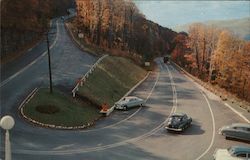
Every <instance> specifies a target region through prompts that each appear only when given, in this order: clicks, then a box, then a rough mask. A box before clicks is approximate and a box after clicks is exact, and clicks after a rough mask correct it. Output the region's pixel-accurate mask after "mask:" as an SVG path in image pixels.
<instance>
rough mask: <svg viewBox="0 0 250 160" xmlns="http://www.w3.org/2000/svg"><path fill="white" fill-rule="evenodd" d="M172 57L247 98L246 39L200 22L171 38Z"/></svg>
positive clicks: (249, 56)
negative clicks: (172, 41)
mask: <svg viewBox="0 0 250 160" xmlns="http://www.w3.org/2000/svg"><path fill="white" fill-rule="evenodd" d="M174 45H175V48H174V50H173V52H172V54H171V56H172V59H173V60H174V61H175V62H176V63H178V64H179V65H181V66H182V67H184V68H186V69H187V71H189V72H190V73H192V74H193V75H195V76H197V77H199V78H200V79H202V80H204V81H210V82H211V83H213V84H217V85H219V86H220V87H222V88H224V89H226V90H227V91H229V92H232V93H234V94H236V95H237V96H238V97H240V98H243V99H245V100H248V101H250V42H249V41H244V40H242V39H240V38H239V37H238V36H237V35H235V34H233V33H231V32H230V31H227V30H222V29H218V28H216V27H214V26H207V25H203V24H200V23H197V24H192V25H190V27H189V30H188V33H184V32H182V33H179V34H178V36H176V37H175V39H174Z"/></svg>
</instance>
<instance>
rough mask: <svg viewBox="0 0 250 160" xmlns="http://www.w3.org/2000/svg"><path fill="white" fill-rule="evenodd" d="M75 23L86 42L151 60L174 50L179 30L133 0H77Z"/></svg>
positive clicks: (122, 53) (118, 52) (144, 59)
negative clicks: (154, 18)
mask: <svg viewBox="0 0 250 160" xmlns="http://www.w3.org/2000/svg"><path fill="white" fill-rule="evenodd" d="M76 6H77V17H76V19H75V21H74V25H75V26H76V27H77V30H78V33H82V34H83V39H84V41H85V42H86V43H90V44H94V45H95V46H97V47H100V48H102V49H104V50H105V51H108V52H109V53H112V54H119V55H124V56H129V57H136V59H141V60H143V61H151V60H152V59H153V57H155V56H157V55H158V56H159V55H163V54H166V53H170V51H171V49H172V47H171V46H172V42H173V39H174V37H175V36H176V35H177V33H176V32H174V31H172V30H170V29H168V28H164V27H162V26H160V25H158V24H156V23H154V22H151V21H149V20H147V19H146V18H145V17H144V15H143V14H141V13H140V11H139V10H138V8H137V7H136V6H135V4H134V3H133V2H132V1H131V0H92V1H88V0H77V1H76Z"/></svg>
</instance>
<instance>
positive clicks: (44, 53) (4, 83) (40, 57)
mask: <svg viewBox="0 0 250 160" xmlns="http://www.w3.org/2000/svg"><path fill="white" fill-rule="evenodd" d="M56 28H57V34H56V39H55V40H54V42H53V43H52V45H51V46H50V47H49V48H50V49H52V48H53V47H54V46H55V44H56V42H57V40H58V35H59V27H58V20H57V22H56ZM46 54H47V51H45V52H43V53H42V55H40V56H39V57H38V58H37V59H35V60H34V61H32V62H31V63H29V64H28V65H27V66H25V67H24V68H22V69H21V70H19V71H18V72H16V73H15V74H13V75H12V76H10V77H9V78H7V79H6V80H4V81H3V82H2V83H1V85H0V88H1V87H3V86H4V85H6V84H7V83H8V82H10V81H11V80H12V79H14V78H15V77H16V76H18V75H20V74H21V73H23V72H24V71H25V70H27V69H28V68H30V67H31V66H32V65H33V64H35V63H37V62H38V61H39V60H40V59H42V58H43V57H44V56H45V55H46Z"/></svg>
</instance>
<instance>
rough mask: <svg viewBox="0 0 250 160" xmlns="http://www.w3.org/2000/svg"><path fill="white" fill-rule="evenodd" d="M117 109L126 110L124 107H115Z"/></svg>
mask: <svg viewBox="0 0 250 160" xmlns="http://www.w3.org/2000/svg"><path fill="white" fill-rule="evenodd" d="M115 109H119V110H124V107H123V106H115Z"/></svg>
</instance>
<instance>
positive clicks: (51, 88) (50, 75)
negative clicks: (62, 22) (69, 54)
mask: <svg viewBox="0 0 250 160" xmlns="http://www.w3.org/2000/svg"><path fill="white" fill-rule="evenodd" d="M46 39H47V49H48V63H49V89H50V93H53V87H52V74H51V62H50V48H49V32H47V33H46Z"/></svg>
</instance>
